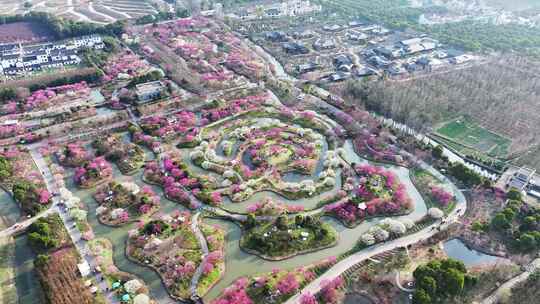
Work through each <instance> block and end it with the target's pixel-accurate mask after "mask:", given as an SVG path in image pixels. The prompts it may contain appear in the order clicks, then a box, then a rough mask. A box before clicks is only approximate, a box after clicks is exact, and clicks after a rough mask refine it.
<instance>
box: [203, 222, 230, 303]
mask: <svg viewBox="0 0 540 304" xmlns="http://www.w3.org/2000/svg"><path fill="white" fill-rule="evenodd" d="M200 229H201V232H202V234H203V235H204V237H205V239H206V243H207V244H208V251H209V252H210V253H209V254H208V256H207V257H206V259H205V260H204V262H203V263H204V264H203V266H202V267H203V273H202V276H201V278H200V279H199V283H198V285H197V294H198V295H205V294H206V293H207V292H208V291H209V290H210V289H211V288H212V287H213V286H214V285H215V284H216V283H217V282H219V280H220V279H221V276H222V275H223V273H224V272H225V232H224V231H223V230H222V229H221V228H219V227H217V226H212V225H208V224H204V223H203V224H200Z"/></svg>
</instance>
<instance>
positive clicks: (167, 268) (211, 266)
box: [126, 211, 224, 300]
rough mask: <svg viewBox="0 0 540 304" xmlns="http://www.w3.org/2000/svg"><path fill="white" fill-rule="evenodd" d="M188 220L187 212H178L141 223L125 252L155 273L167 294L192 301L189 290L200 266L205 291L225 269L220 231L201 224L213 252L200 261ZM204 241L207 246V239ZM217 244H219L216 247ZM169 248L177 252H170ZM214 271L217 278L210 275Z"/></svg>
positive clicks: (200, 254) (131, 233)
mask: <svg viewBox="0 0 540 304" xmlns="http://www.w3.org/2000/svg"><path fill="white" fill-rule="evenodd" d="M191 220H192V218H191V214H190V213H189V212H187V211H186V212H178V211H177V212H174V213H173V214H171V215H162V216H161V217H159V218H154V219H151V220H148V221H141V222H139V225H138V227H137V228H136V229H134V230H131V231H130V232H129V239H128V247H127V249H126V252H127V254H128V256H130V258H132V259H134V260H136V261H137V262H139V263H141V264H143V265H146V266H149V267H152V268H153V269H155V270H156V271H157V272H158V274H159V275H160V276H161V278H162V280H163V283H164V284H165V286H166V287H167V289H168V290H169V293H170V294H171V295H172V296H173V297H174V298H176V299H179V300H185V299H189V298H190V297H191V291H190V288H189V286H190V282H191V278H192V277H193V275H194V274H195V271H196V269H197V268H198V267H199V266H201V267H202V270H203V276H202V278H201V280H207V281H208V286H207V288H208V287H209V286H211V285H213V284H214V283H215V280H217V279H219V277H220V274H221V273H222V272H223V268H224V266H223V263H224V256H223V251H222V250H223V239H224V237H223V231H221V230H219V229H216V228H214V227H206V224H203V228H204V229H206V230H207V231H211V233H212V235H214V239H213V240H212V242H213V243H214V245H213V246H212V247H214V248H215V249H216V250H214V251H212V252H210V253H209V254H208V256H207V257H206V258H205V259H202V258H201V256H202V252H201V249H200V248H199V247H198V244H197V241H196V237H195V235H194V233H193V231H192V230H191ZM208 229H209V230H208ZM216 236H219V237H218V238H216ZM206 238H207V241H208V242H209V243H210V240H208V238H209V236H207V237H206ZM218 240H219V241H218ZM216 241H218V242H219V243H218V244H216V243H215V242H216ZM172 247H175V248H177V249H176V250H175V251H172V252H171V251H170V248H172ZM171 253H172V254H171ZM215 271H217V276H216V275H212V273H213V272H215ZM205 285H206V284H205ZM204 292H206V291H204Z"/></svg>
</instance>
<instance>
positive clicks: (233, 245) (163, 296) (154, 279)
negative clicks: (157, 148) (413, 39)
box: [2, 135, 427, 303]
mask: <svg viewBox="0 0 540 304" xmlns="http://www.w3.org/2000/svg"><path fill="white" fill-rule="evenodd" d="M124 140H125V141H128V140H129V138H128V136H127V135H125V136H124ZM344 148H345V158H346V159H347V160H348V161H350V162H356V163H363V162H366V160H364V159H362V158H361V157H359V156H357V155H356V154H355V153H354V151H353V150H352V144H351V143H350V141H348V142H346V144H345V147H344ZM145 150H147V149H145ZM182 150H183V151H182V152H187V151H185V150H184V149H182ZM146 152H147V156H149V157H148V158H151V153H150V151H146ZM183 154H184V155H186V154H188V153H183ZM186 158H187V157H186ZM186 163H187V164H188V165H189V166H190V168H192V169H194V171H195V172H200V173H203V172H204V173H207V172H206V171H203V170H202V169H201V168H199V167H197V166H194V165H193V163H192V162H191V160H189V159H186ZM385 167H387V169H389V170H391V171H393V172H394V173H396V174H397V175H398V177H399V179H400V181H401V182H402V183H404V184H405V186H406V189H407V192H408V194H409V196H410V197H411V198H412V200H413V202H414V211H413V212H412V213H410V214H408V215H404V216H398V217H396V218H397V219H399V218H408V219H410V220H413V221H417V220H419V219H421V218H422V217H423V216H425V214H426V212H427V208H426V205H425V203H424V201H423V199H422V197H421V196H420V194H419V192H418V191H417V190H416V188H415V187H414V185H413V184H412V182H411V180H410V178H409V171H408V170H407V169H405V168H402V167H397V166H385ZM113 171H114V179H115V180H116V181H118V182H124V181H131V182H135V183H137V184H139V185H140V186H142V185H145V184H144V182H143V181H142V179H141V176H142V170H140V171H139V172H138V173H137V174H135V175H133V176H125V175H122V173H121V172H120V171H119V170H118V168H117V167H116V166H115V165H113ZM72 173H73V169H68V170H66V180H65V181H66V186H67V188H69V189H70V190H71V191H73V193H74V195H76V196H78V197H79V198H80V199H81V201H82V202H84V203H85V204H86V207H87V208H88V211H89V212H88V221H89V223H90V225H91V226H92V228H93V230H94V232H95V234H96V237H104V238H107V239H109V240H110V241H111V242H112V244H113V247H114V253H113V259H114V262H115V264H116V265H117V266H118V268H119V269H120V270H123V271H126V272H130V273H133V274H135V275H137V276H139V277H140V278H141V279H143V280H144V281H145V282H146V284H147V285H148V286H149V287H150V290H151V293H152V296H153V297H155V298H156V299H157V300H158V301H159V302H160V303H169V302H170V298H169V297H168V295H167V292H166V290H165V288H164V286H163V284H162V283H161V280H160V278H159V277H158V275H157V274H156V273H155V272H154V271H152V270H150V269H149V268H147V267H144V266H141V265H138V264H135V263H133V262H131V261H130V260H128V259H127V258H126V256H125V253H124V252H125V246H126V239H127V233H128V231H129V230H130V229H133V228H134V227H135V225H134V224H132V225H127V226H124V227H120V228H111V227H107V226H104V225H101V224H100V223H99V222H98V220H97V216H96V213H95V210H96V207H97V203H96V201H95V200H94V199H93V197H92V195H93V194H94V191H95V189H90V190H81V189H78V188H77V187H76V186H75V185H74V184H73V181H72V176H71V175H72ZM337 182H338V183H337V187H336V188H335V189H333V190H332V191H337V189H339V186H340V179H339V178H338V179H337ZM152 188H153V189H154V191H155V192H156V193H157V194H159V195H160V196H161V202H162V204H161V206H162V209H161V211H160V212H161V213H170V212H172V211H173V210H185V208H184V207H182V206H181V205H179V204H177V203H174V202H172V201H169V200H167V199H166V198H165V197H164V196H163V191H162V190H161V188H160V187H154V186H152ZM267 197H272V198H275V199H276V200H279V201H284V202H287V203H288V204H299V205H303V206H304V207H306V208H313V207H315V206H316V204H317V202H319V201H320V199H321V197H318V196H315V197H312V198H306V199H303V200H297V201H290V200H287V199H285V198H283V197H282V196H280V195H279V194H276V193H273V192H269V191H264V192H259V193H256V194H255V195H253V196H252V197H250V198H249V199H248V200H247V201H245V202H242V203H240V204H237V203H232V202H230V200H228V201H227V200H226V202H225V206H224V207H225V208H227V209H229V208H231V209H235V210H236V211H240V212H242V211H244V210H245V208H246V206H248V205H250V204H252V203H255V202H258V201H260V200H262V199H264V198H267ZM8 198H9V199H10V197H9V195H8ZM11 204H13V205H15V203H14V202H13V201H12V200H11ZM11 204H10V206H11ZM6 210H8V211H9V210H11V211H10V212H11V213H12V216H14V220H16V219H17V217H18V209H8V208H4V210H2V211H3V212H6ZM14 210H15V211H16V212H15V211H14ZM323 220H324V221H326V222H328V223H329V224H330V225H332V226H333V227H334V229H336V231H337V232H338V234H339V240H338V243H337V245H336V246H334V247H332V248H327V249H323V250H320V251H316V252H313V253H309V254H305V255H301V256H297V257H293V258H290V259H287V260H284V261H266V260H263V259H261V258H259V257H257V256H254V255H251V254H247V253H245V252H243V251H242V250H240V248H239V239H240V237H241V230H240V228H239V227H238V226H237V225H235V224H234V223H231V222H228V221H223V220H213V219H205V222H207V223H210V224H215V225H218V226H220V227H222V228H223V229H224V230H225V232H226V244H225V248H226V252H225V256H226V258H225V263H226V272H225V274H224V277H223V279H222V280H220V281H219V282H218V284H217V285H216V286H215V287H214V288H212V289H211V290H210V291H209V293H208V294H207V295H206V296H205V297H204V300H205V301H207V302H209V301H210V300H212V299H214V298H216V297H217V296H218V295H219V294H220V293H221V291H222V290H223V289H224V288H226V287H227V286H229V285H230V284H231V283H233V282H234V281H235V280H236V279H238V278H239V277H243V276H250V275H255V274H257V273H262V272H269V271H271V270H272V269H274V268H295V267H299V266H303V265H309V264H311V263H315V262H318V261H320V260H323V259H325V258H328V257H330V256H338V255H340V254H342V253H344V252H346V251H348V250H350V249H351V248H352V247H354V245H355V244H356V243H357V240H358V238H359V236H360V235H361V234H362V233H364V232H365V231H367V230H368V229H369V228H370V227H371V226H373V225H375V224H377V223H378V222H379V221H381V220H382V218H375V219H370V220H367V221H365V222H363V223H362V224H360V225H358V226H357V227H356V228H354V229H348V228H346V227H344V226H343V225H342V224H341V223H340V222H338V221H336V220H334V219H332V218H327V217H323ZM17 244H18V245H17V248H18V249H17V250H18V252H20V256H18V257H17V261H18V262H17V265H18V276H20V277H19V279H18V281H17V285H18V287H20V288H24V289H26V290H30V293H31V294H32V293H34V291H33V290H34V289H33V288H32V286H33V285H32V284H35V282H36V280H35V275H34V274H33V271H32V270H33V268H32V263H30V264H29V263H28V261H31V260H32V259H33V257H32V256H29V255H28V254H29V252H30V253H31V251H29V250H28V247H27V245H26V239H25V238H18V240H17ZM19 244H20V246H19ZM19 248H20V249H19ZM25 254H26V255H25ZM29 267H30V268H29ZM21 290H22V289H21ZM38 290H39V289H38ZM32 297H34V298H35V296H32ZM355 303H358V302H355ZM366 303H369V302H366Z"/></svg>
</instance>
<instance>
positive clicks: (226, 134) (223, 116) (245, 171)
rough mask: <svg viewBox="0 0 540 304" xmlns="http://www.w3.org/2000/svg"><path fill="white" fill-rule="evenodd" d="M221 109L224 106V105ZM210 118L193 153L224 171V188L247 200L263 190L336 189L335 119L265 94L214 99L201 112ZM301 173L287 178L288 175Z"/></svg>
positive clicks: (307, 192) (292, 193)
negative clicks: (222, 100) (291, 106)
mask: <svg viewBox="0 0 540 304" xmlns="http://www.w3.org/2000/svg"><path fill="white" fill-rule="evenodd" d="M222 109H223V110H222ZM202 117H203V119H206V120H208V121H209V122H211V123H209V124H207V125H205V126H203V127H202V128H201V131H200V135H199V136H198V137H199V141H200V144H199V145H198V146H197V147H195V148H194V149H193V150H192V151H191V153H190V158H191V160H192V161H193V163H195V164H196V165H198V166H200V167H202V168H203V169H205V170H209V171H213V172H215V173H218V174H220V175H221V176H222V177H223V181H222V183H221V187H222V188H223V189H224V190H223V191H222V193H223V194H224V195H228V196H229V197H230V198H231V200H232V201H234V202H239V201H244V200H246V199H248V198H249V197H251V195H253V194H254V193H256V192H259V191H265V190H269V191H274V192H277V193H279V194H281V195H283V196H285V197H287V198H289V199H300V198H306V197H312V196H315V195H318V194H320V193H323V192H325V191H328V190H330V189H333V188H334V187H335V185H336V179H337V176H336V170H337V169H338V168H339V166H340V163H341V162H340V160H339V157H338V154H337V153H336V152H335V151H334V150H331V149H335V148H336V146H337V145H338V143H337V137H336V135H335V133H334V129H335V128H337V125H336V124H335V123H334V122H332V121H331V120H329V119H328V118H327V117H325V116H320V115H318V114H316V113H314V112H311V111H303V112H299V111H293V110H291V109H289V108H286V107H284V106H282V105H281V104H279V102H275V101H272V100H269V99H267V97H265V96H259V97H247V98H244V99H241V100H232V101H231V102H230V103H226V104H225V105H222V104H220V103H219V102H218V103H215V104H214V107H213V108H211V109H207V110H204V111H203V112H202ZM291 175H292V176H294V175H297V176H303V177H302V178H301V180H300V181H297V182H292V181H291V182H289V181H287V180H286V177H287V176H291Z"/></svg>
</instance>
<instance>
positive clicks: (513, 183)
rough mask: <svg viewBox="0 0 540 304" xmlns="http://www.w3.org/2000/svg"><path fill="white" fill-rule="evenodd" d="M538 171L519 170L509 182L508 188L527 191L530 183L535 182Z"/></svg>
mask: <svg viewBox="0 0 540 304" xmlns="http://www.w3.org/2000/svg"><path fill="white" fill-rule="evenodd" d="M535 173H536V170H534V169H529V168H525V167H523V168H519V169H518V170H517V171H516V172H515V173H514V174H513V175H512V176H511V177H510V178H509V180H508V182H507V183H506V186H507V187H508V188H510V189H516V190H519V191H525V190H526V189H527V187H528V186H529V183H530V182H531V181H532V180H533V176H534V174H535Z"/></svg>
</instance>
